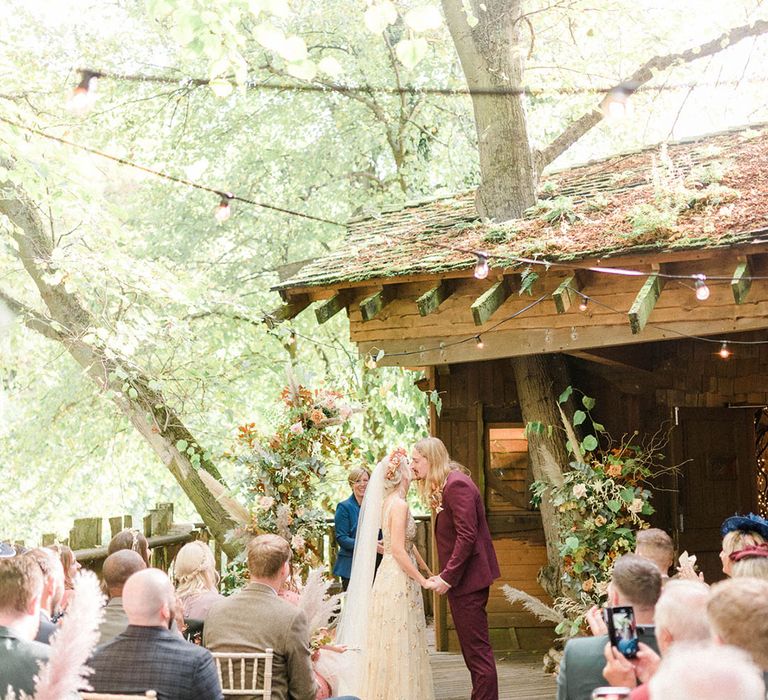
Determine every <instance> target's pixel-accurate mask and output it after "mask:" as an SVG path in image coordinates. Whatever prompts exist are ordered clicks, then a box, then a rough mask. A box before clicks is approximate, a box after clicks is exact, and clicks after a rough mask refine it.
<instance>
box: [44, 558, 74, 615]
mask: <svg viewBox="0 0 768 700" xmlns="http://www.w3.org/2000/svg"><path fill="white" fill-rule="evenodd" d="M47 549H50V550H51V551H53V552H55V553H56V554H58V556H59V559H60V560H61V566H62V568H63V569H64V595H63V596H62V597H61V602H60V603H59V608H60V609H59V611H58V613H57V616H56V617H61V615H62V614H63V613H64V612H66V609H67V606H68V605H69V601H70V598H71V597H72V594H73V593H74V590H75V584H74V580H75V576H77V572H78V571H80V569H81V568H82V567H81V566H80V562H79V561H77V559H75V553H74V552H73V551H72V550H71V549H70V548H69V547H67V545H65V544H52V545H50V546H49V547H47Z"/></svg>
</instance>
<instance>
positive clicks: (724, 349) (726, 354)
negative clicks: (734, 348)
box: [718, 341, 731, 360]
mask: <svg viewBox="0 0 768 700" xmlns="http://www.w3.org/2000/svg"><path fill="white" fill-rule="evenodd" d="M718 355H720V357H722V358H723V359H724V360H727V359H728V358H729V357H730V356H731V351H730V350H729V349H728V343H726V342H725V341H723V344H722V345H721V346H720V352H719V353H718Z"/></svg>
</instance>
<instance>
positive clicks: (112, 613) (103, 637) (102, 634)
mask: <svg viewBox="0 0 768 700" xmlns="http://www.w3.org/2000/svg"><path fill="white" fill-rule="evenodd" d="M126 627H128V616H127V615H126V614H125V610H124V609H123V599H122V598H121V597H120V596H115V597H114V598H110V599H109V602H108V603H107V604H106V606H104V619H103V620H102V621H101V624H100V625H99V641H98V643H99V644H106V643H107V642H110V641H112V640H113V639H114V638H115V637H117V635H118V634H120V633H121V632H125V628H126Z"/></svg>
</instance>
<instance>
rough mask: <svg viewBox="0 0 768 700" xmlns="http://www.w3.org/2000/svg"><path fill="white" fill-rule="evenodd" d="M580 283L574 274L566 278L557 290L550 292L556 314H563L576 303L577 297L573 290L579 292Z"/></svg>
mask: <svg viewBox="0 0 768 700" xmlns="http://www.w3.org/2000/svg"><path fill="white" fill-rule="evenodd" d="M581 286H582V285H581V281H580V280H579V276H578V275H576V274H573V275H570V276H568V277H566V278H565V279H564V280H563V281H562V282H561V283H560V286H558V288H557V289H556V290H555V291H554V292H552V300H553V301H554V302H555V308H556V309H557V313H559V314H564V313H565V312H566V311H568V309H570V308H571V305H572V304H574V303H576V301H578V298H579V295H578V294H576V292H575V291H574V290H578V291H581Z"/></svg>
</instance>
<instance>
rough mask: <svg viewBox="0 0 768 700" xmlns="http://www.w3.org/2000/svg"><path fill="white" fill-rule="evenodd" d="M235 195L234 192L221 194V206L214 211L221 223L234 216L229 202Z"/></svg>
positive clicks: (214, 215)
mask: <svg viewBox="0 0 768 700" xmlns="http://www.w3.org/2000/svg"><path fill="white" fill-rule="evenodd" d="M233 197H234V195H232V194H222V195H221V201H220V202H219V206H218V207H216V211H215V212H214V213H213V217H214V218H215V219H216V221H218V222H219V223H220V224H223V223H224V222H225V221H226V220H227V219H228V218H229V217H230V216H232V207H230V206H229V203H230V202H231V201H232V198H233Z"/></svg>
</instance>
